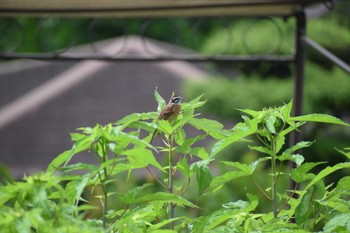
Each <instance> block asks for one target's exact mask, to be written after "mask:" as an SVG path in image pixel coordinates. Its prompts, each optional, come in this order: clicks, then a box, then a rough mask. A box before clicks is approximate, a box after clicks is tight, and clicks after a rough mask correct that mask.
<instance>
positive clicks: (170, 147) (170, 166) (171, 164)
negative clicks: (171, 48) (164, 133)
mask: <svg viewBox="0 0 350 233" xmlns="http://www.w3.org/2000/svg"><path fill="white" fill-rule="evenodd" d="M173 142H174V138H173V134H171V135H170V136H169V174H168V175H169V178H168V182H169V183H168V185H169V186H168V190H169V193H173ZM172 218H174V203H172V202H169V219H172ZM169 228H170V230H173V228H174V225H173V223H172V222H170V223H169Z"/></svg>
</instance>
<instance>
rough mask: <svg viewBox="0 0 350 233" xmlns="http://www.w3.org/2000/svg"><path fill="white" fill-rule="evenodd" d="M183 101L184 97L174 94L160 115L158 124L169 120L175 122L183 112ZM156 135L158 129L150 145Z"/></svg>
mask: <svg viewBox="0 0 350 233" xmlns="http://www.w3.org/2000/svg"><path fill="white" fill-rule="evenodd" d="M181 101H182V97H180V96H179V95H176V94H173V95H172V96H171V98H170V100H169V103H168V104H167V105H166V106H165V107H164V109H163V110H162V111H161V112H160V113H159V116H158V118H157V121H156V123H158V121H159V120H167V121H170V122H172V121H173V120H175V118H176V117H177V116H178V115H179V113H180V111H181ZM156 133H157V129H155V130H154V132H153V135H152V138H151V141H150V143H152V140H153V138H154V136H155V135H156Z"/></svg>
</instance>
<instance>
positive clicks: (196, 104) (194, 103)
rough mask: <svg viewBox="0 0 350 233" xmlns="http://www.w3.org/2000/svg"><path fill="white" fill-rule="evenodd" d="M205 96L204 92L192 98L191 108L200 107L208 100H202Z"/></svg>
mask: <svg viewBox="0 0 350 233" xmlns="http://www.w3.org/2000/svg"><path fill="white" fill-rule="evenodd" d="M202 97H203V94H202V95H200V96H198V97H197V98H195V99H193V100H191V101H190V102H188V103H187V104H188V106H189V107H191V108H199V107H202V106H203V105H204V104H205V103H206V102H207V101H206V100H204V101H200V99H201V98H202Z"/></svg>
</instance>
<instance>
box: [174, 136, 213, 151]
mask: <svg viewBox="0 0 350 233" xmlns="http://www.w3.org/2000/svg"><path fill="white" fill-rule="evenodd" d="M206 137H207V135H205V134H200V135H198V136H196V137H193V138H192V137H191V138H188V139H186V140H185V141H184V142H183V143H182V145H180V146H179V147H178V148H177V149H176V150H177V151H178V152H180V153H182V154H188V152H189V151H190V150H191V146H192V145H193V144H194V143H196V142H197V141H201V140H203V139H205V138H206Z"/></svg>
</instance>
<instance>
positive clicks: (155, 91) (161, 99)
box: [154, 88, 166, 112]
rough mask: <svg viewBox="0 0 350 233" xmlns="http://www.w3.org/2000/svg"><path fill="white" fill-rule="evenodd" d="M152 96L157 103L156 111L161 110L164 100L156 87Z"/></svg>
mask: <svg viewBox="0 0 350 233" xmlns="http://www.w3.org/2000/svg"><path fill="white" fill-rule="evenodd" d="M154 98H155V99H156V101H157V103H158V107H157V112H161V111H162V109H163V108H164V107H165V105H166V102H165V100H164V99H163V97H161V96H160V95H159V93H158V90H157V88H156V89H155V90H154Z"/></svg>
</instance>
